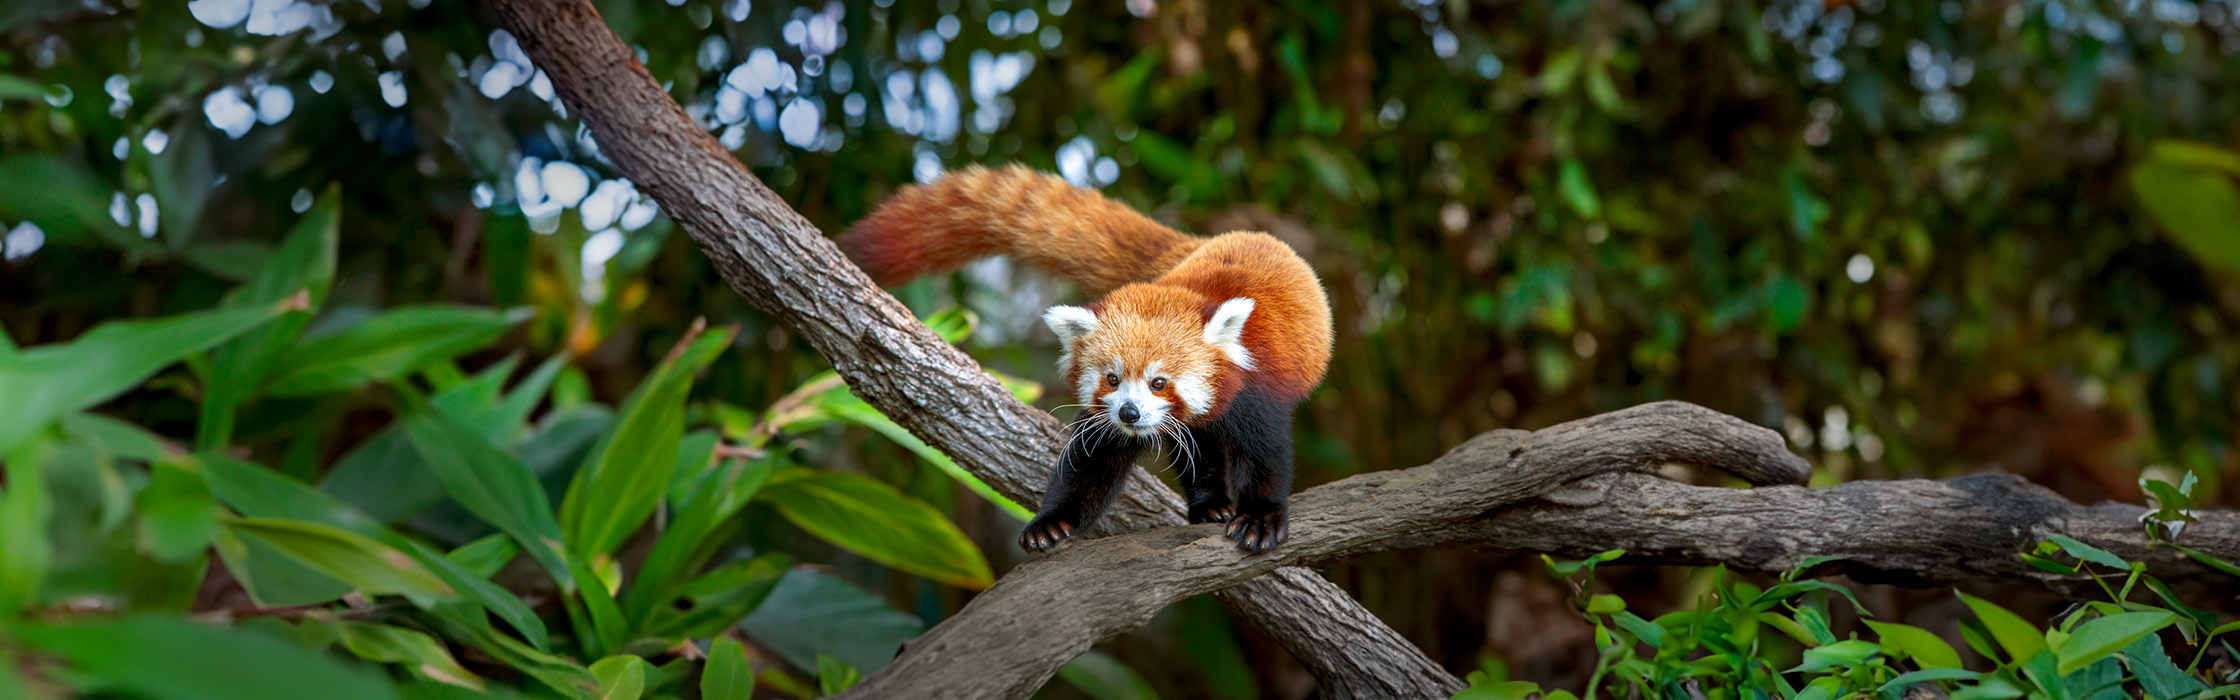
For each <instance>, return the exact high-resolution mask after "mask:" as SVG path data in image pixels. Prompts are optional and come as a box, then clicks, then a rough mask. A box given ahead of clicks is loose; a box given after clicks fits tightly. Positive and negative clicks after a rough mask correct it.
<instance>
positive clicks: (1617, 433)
mask: <svg viewBox="0 0 2240 700" xmlns="http://www.w3.org/2000/svg"><path fill="white" fill-rule="evenodd" d="M1673 462H1680V463H1689V464H1695V465H1701V466H1705V467H1712V468H1717V469H1721V470H1724V471H1728V472H1731V473H1736V474H1745V475H1758V476H1767V475H1778V476H1780V477H1781V479H1782V480H1785V481H1796V480H1801V479H1802V477H1803V476H1804V474H1805V469H1806V466H1805V463H1804V460H1802V459H1799V458H1798V457H1797V456H1796V455H1794V454H1791V453H1790V452H1789V451H1788V448H1787V445H1786V444H1785V443H1784V442H1783V441H1782V439H1781V436H1780V435H1779V434H1777V433H1774V432H1773V431H1771V430H1767V429H1765V428H1761V427H1758V426H1755V425H1751V424H1749V423H1745V422H1743V421H1742V420H1740V419H1737V418H1734V417H1732V416H1728V415H1725V414H1722V413H1718V412H1716V411H1712V410H1710V409H1706V408H1703V407H1700V406H1695V405H1692V404H1685V403H1678V402H1670V401H1667V402H1659V403H1652V404H1645V405H1641V406H1635V407H1633V408H1628V409H1625V410H1622V411H1616V412H1613V413H1607V414H1603V415H1599V416H1595V417H1592V418H1586V419H1582V420H1577V421H1572V422H1569V423H1565V424H1562V425H1558V426H1555V427H1551V428H1547V429H1545V430H1540V431H1537V432H1531V433H1526V432H1521V431H1497V432H1492V433H1487V434H1485V435H1481V436H1478V437H1477V438H1475V439H1473V440H1471V441H1469V442H1466V443H1463V444H1462V446H1460V447H1457V448H1455V449H1454V450H1452V451H1450V452H1448V453H1447V454H1446V455H1445V456H1442V457H1440V458H1439V459H1437V460H1435V461H1433V462H1432V463H1430V464H1427V465H1424V466H1420V467H1415V468H1413V469H1400V470H1388V471H1377V472H1369V473H1366V474H1361V475H1358V476H1354V477H1350V478H1347V479H1343V480H1340V481H1336V482H1332V483H1330V484H1326V485H1323V486H1319V487H1316V488H1312V489H1308V490H1306V491H1304V492H1301V493H1300V494H1298V496H1296V497H1295V498H1293V499H1292V506H1291V507H1292V515H1291V539H1290V540H1288V541H1287V542H1286V543H1285V544H1284V545H1283V546H1281V547H1278V548H1276V549H1275V550H1274V551H1272V552H1269V553H1266V554H1260V555H1248V554H1245V553H1243V552H1242V551H1240V550H1239V549H1238V548H1237V547H1236V545H1235V543H1233V542H1230V541H1229V540H1228V539H1227V538H1225V537H1223V536H1222V535H1221V530H1220V528H1219V527H1218V526H1215V525H1197V526H1191V527H1174V528H1161V529H1156V530H1150V531H1146V532H1136V533H1130V534H1126V535H1120V536H1115V537H1107V538H1103V539H1099V540H1091V541H1088V542H1080V543H1075V544H1071V545H1068V546H1067V547H1066V548H1064V549H1061V550H1059V551H1058V552H1056V553H1053V554H1051V555H1050V556H1048V557H1046V558H1043V559H1040V560H1036V561H1030V562H1028V563H1026V564H1022V565H1020V566H1019V567H1018V568H1015V569H1012V570H1011V573H1010V574H1008V575H1006V576H1005V577H1004V578H1003V580H1002V581H999V582H997V584H996V585H995V587H994V588H991V589H988V591H987V592H986V593H983V594H981V595H980V596H979V597H977V598H974V599H973V601H972V602H971V603H970V604H968V605H966V606H965V608H964V610H963V611H960V612H959V613H958V614H957V615H956V616H955V617H952V618H950V619H949V620H947V621H945V622H943V623H941V624H940V625H938V626H936V627H934V628H933V630H931V631H929V632H927V633H926V634H925V636H923V637H920V638H919V639H917V640H916V641H913V642H911V643H910V646H909V647H908V648H907V649H906V650H904V652H903V654H902V655H901V656H900V657H899V658H897V659H895V662H894V663H893V664H891V665H889V666H887V667H886V668H885V669H882V670H881V671H879V672H878V673H876V674H873V675H872V677H871V678H869V679H866V680H865V682H864V683H863V684H862V685H860V686H857V687H856V688H855V689H853V690H851V691H850V694H849V695H848V697H860V698H885V697H903V696H910V697H924V698H1024V697H1027V696H1029V695H1031V694H1033V693H1034V691H1035V689H1037V688H1039V687H1041V686H1042V684H1043V683H1044V682H1045V681H1047V680H1048V679H1049V678H1050V675H1051V674H1053V673H1056V672H1057V670H1058V667H1059V666H1062V665H1064V664H1065V663H1066V662H1068V661H1071V660H1072V659H1073V658H1074V657H1075V656H1078V655H1080V654H1081V653H1082V652H1084V651H1087V650H1088V649H1089V647H1090V646H1091V645H1094V644H1096V643H1097V642H1099V641H1102V640H1105V639H1109V638H1111V637H1113V636H1114V635H1118V634H1120V633H1123V632H1126V631H1128V630H1131V629H1135V628H1136V627H1138V626H1141V625H1142V624H1143V623H1144V622H1147V621H1149V620H1150V619H1151V616H1152V615H1153V614H1154V613H1157V612H1158V611H1159V610H1160V609H1162V608H1165V607H1166V606H1167V605H1168V604H1170V603H1173V602H1175V601H1177V600H1181V599H1183V598H1186V597H1189V596H1193V595H1198V594H1201V593H1208V592H1212V591H1216V590H1220V589H1221V588H1223V587H1226V586H1233V585H1236V584H1238V583H1241V582H1244V581H1248V580H1251V579H1252V578H1254V577H1256V576H1259V575H1261V574H1263V573H1266V572H1268V571H1271V570H1274V569H1276V568H1278V567H1283V566H1293V565H1299V564H1313V563H1321V562H1329V561H1335V560H1341V559H1346V558H1351V557H1355V556H1359V555H1362V554H1366V553H1369V552H1374V551H1379V550H1383V549H1388V548H1390V546H1391V544H1392V543H1394V542H1396V541H1400V540H1403V539H1406V538H1409V537H1412V536H1416V535H1419V534H1421V533H1425V532H1429V531H1434V530H1438V529H1451V528H1455V527H1458V526H1460V525H1462V524H1464V523H1466V522H1468V521H1469V520H1471V519H1474V518H1476V517H1478V516H1479V515H1480V514H1483V513H1486V512H1487V511H1491V510H1495V509H1498V508H1502V507H1504V506H1508V505H1511V504H1516V503H1520V502H1523V501H1526V500H1529V499H1532V498H1535V497H1537V496H1540V495H1543V494H1546V493H1548V492H1550V491H1553V490H1556V489H1558V488H1561V487H1563V485H1564V484H1566V483H1569V482H1572V481H1575V480H1577V479H1580V478H1584V477H1591V476H1595V475H1598V474H1604V473H1608V472H1613V471H1621V470H1635V469H1649V468H1654V467H1657V466H1660V465H1663V464H1668V463H1673Z"/></svg>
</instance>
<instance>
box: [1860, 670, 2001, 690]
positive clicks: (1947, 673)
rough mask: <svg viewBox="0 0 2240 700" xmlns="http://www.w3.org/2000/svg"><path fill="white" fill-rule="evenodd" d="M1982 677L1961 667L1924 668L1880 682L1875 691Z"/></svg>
mask: <svg viewBox="0 0 2240 700" xmlns="http://www.w3.org/2000/svg"><path fill="white" fill-rule="evenodd" d="M1982 677H1983V674H1981V673H1977V672H1974V671H1970V670H1967V669H1963V668H1926V669H1922V670H1919V671H1914V672H1912V673H1907V674H1903V675H1900V676H1898V677H1897V678H1892V679H1890V682H1888V683H1884V684H1882V687H1881V688H1877V689H1876V690H1875V692H1879V693H1889V692H1891V691H1901V690H1905V689H1906V688H1907V687H1909V686H1912V685H1914V684H1917V683H1928V682H1931V681H1972V680H1976V679H1978V678H1982Z"/></svg>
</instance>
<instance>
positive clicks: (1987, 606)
mask: <svg viewBox="0 0 2240 700" xmlns="http://www.w3.org/2000/svg"><path fill="white" fill-rule="evenodd" d="M1957 595H1959V596H1960V601H1961V602H1963V603H1966V604H1967V605H1968V609H1970V610H1973V611H1975V613H1976V619H1978V620H1981V621H1983V626H1984V628H1985V629H1987V630H1989V631H1990V632H1991V637H1992V639H1995V640H1997V641H1998V642H1999V646H2000V647H2001V648H2003V649H2005V650H2006V652H2007V656H2008V658H2010V659H2013V660H2015V661H2023V660H2026V659H2029V658H2030V657H2032V656H2035V655H2037V653H2038V652H2040V651H2044V650H2045V648H2046V642H2045V637H2044V636H2042V635H2040V634H2039V633H2038V628H2037V627H2035V626H2033V625H2031V624H2030V623H2029V622H2025V621H2023V619H2022V618H2021V617H2020V616H2017V615H2015V614H2014V613H2011V612H2008V611H2007V609H2006V608H2002V607H1999V606H1998V605H1997V604H1995V603H1992V602H1991V601H1988V600H1984V599H1982V598H1977V597H1975V596H1971V595H1968V594H1966V593H1957Z"/></svg>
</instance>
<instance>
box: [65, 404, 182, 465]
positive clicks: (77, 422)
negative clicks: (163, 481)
mask: <svg viewBox="0 0 2240 700" xmlns="http://www.w3.org/2000/svg"><path fill="white" fill-rule="evenodd" d="M62 432H63V434H64V435H68V436H70V439H72V440H75V441H78V442H84V443H88V444H92V445H96V446H99V447H100V448H101V449H103V450H106V451H108V452H109V454H113V455H116V456H118V457H120V458H124V459H129V460H132V461H136V462H144V463H151V464H152V463H154V462H156V461H157V460H161V459H164V458H166V457H172V456H176V455H181V454H185V453H184V452H183V451H181V450H180V449H179V447H178V446H176V445H173V444H171V443H170V442H169V441H166V440H164V439H163V438H162V437H161V436H158V435H156V434H155V433H151V432H148V429H146V428H142V427H140V426H137V425H133V424H131V423H127V422H124V421H121V420H117V419H115V418H110V417H108V416H104V415H101V414H99V413H92V412H87V411H80V412H77V413H72V414H69V415H66V416H63V417H62Z"/></svg>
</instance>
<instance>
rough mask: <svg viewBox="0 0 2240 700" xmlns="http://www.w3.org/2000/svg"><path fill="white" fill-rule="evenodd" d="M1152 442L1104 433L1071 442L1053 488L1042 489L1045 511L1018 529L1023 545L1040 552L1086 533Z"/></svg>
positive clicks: (1054, 475) (1051, 484) (1053, 478)
mask: <svg viewBox="0 0 2240 700" xmlns="http://www.w3.org/2000/svg"><path fill="white" fill-rule="evenodd" d="M1096 420H1103V419H1102V418H1098V419H1096ZM1150 445H1151V440H1149V439H1146V438H1132V437H1128V436H1125V435H1114V434H1106V433H1102V432H1100V433H1099V434H1098V435H1094V436H1087V435H1084V436H1079V437H1076V438H1075V439H1074V440H1073V441H1072V442H1071V443H1069V444H1067V446H1066V454H1065V457H1063V458H1061V459H1060V460H1059V462H1058V469H1057V472H1056V473H1055V474H1052V475H1051V477H1050V490H1049V491H1048V492H1047V493H1045V494H1043V497H1042V510H1041V511H1040V512H1038V513H1036V514H1035V516H1034V520H1033V521H1030V522H1028V523H1027V527H1026V529H1025V530H1024V531H1021V532H1020V533H1019V548H1020V549H1024V550H1027V551H1029V552H1034V553H1037V554H1040V553H1042V552H1047V551H1050V548H1051V547H1055V546H1058V543H1059V542H1062V541H1064V540H1065V539H1066V538H1068V537H1072V536H1073V535H1074V533H1077V532H1087V531H1088V529H1089V526H1090V525H1092V524H1095V523H1096V522H1097V516H1099V515H1103V514H1104V509H1105V507H1106V506H1109V505H1112V497H1113V495H1114V494H1115V493H1117V492H1118V489H1117V487H1118V486H1119V485H1120V481H1121V480H1122V479H1125V478H1127V476H1128V469H1129V468H1130V467H1133V466H1135V461H1136V455H1140V454H1143V450H1144V448H1145V447H1148V446H1150Z"/></svg>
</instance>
